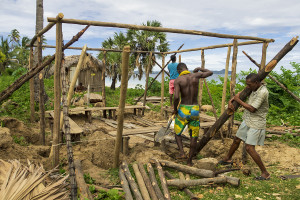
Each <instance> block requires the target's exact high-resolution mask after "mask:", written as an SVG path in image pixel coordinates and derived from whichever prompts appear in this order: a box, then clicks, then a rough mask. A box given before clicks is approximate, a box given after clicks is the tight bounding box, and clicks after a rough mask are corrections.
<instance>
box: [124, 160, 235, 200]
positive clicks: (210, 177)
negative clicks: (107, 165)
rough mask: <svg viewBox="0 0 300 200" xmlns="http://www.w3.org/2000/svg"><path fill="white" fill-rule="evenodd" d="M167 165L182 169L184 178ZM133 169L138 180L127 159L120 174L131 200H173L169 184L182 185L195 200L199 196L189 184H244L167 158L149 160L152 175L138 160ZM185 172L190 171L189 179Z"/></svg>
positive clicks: (182, 188) (126, 197)
mask: <svg viewBox="0 0 300 200" xmlns="http://www.w3.org/2000/svg"><path fill="white" fill-rule="evenodd" d="M152 164H155V165H156V168H157V171H158V175H159V179H160V184H161V188H162V190H161V189H160V187H159V185H158V180H157V179H156V176H155V173H154V169H153V167H152ZM163 167H168V168H173V169H176V170H178V171H179V177H180V178H179V179H176V178H174V176H173V175H171V174H170V173H169V172H168V171H164V169H163ZM132 168H133V171H134V174H135V177H136V180H137V183H136V182H135V179H134V178H133V176H132V174H131V172H130V171H129V168H128V164H127V162H126V161H123V162H122V164H121V167H120V170H119V177H120V180H121V185H122V187H123V190H124V192H125V199H126V200H131V199H133V197H134V198H135V199H137V200H143V199H144V200H150V199H153V200H171V196H170V192H169V189H168V186H175V187H178V188H179V189H180V190H183V191H184V192H185V193H186V194H187V195H188V196H189V197H190V198H191V199H197V197H196V195H195V194H193V193H192V192H191V191H190V190H189V189H188V187H192V186H200V185H211V184H220V183H229V184H232V185H234V186H239V184H240V179H239V178H235V177H229V176H221V175H217V177H216V174H215V173H214V172H213V171H211V170H206V169H198V168H195V167H189V166H186V165H182V164H178V163H175V162H171V161H167V160H157V159H151V160H150V162H149V163H147V170H148V174H147V173H146V170H145V168H144V166H143V165H142V164H141V163H134V164H133V165H132ZM183 172H184V173H186V175H187V177H186V178H185V176H184V174H183ZM190 175H196V176H199V177H201V178H199V179H190ZM166 177H167V178H168V180H167V179H166Z"/></svg>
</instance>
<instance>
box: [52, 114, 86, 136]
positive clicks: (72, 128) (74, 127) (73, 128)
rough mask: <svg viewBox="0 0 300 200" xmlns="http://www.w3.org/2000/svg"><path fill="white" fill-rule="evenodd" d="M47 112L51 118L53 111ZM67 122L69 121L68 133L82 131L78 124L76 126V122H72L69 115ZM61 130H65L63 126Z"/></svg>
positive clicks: (79, 132)
mask: <svg viewBox="0 0 300 200" xmlns="http://www.w3.org/2000/svg"><path fill="white" fill-rule="evenodd" d="M49 114H50V116H51V117H52V118H54V113H53V112H50V113H49ZM69 123H70V134H81V133H83V130H82V128H81V127H80V126H78V125H77V124H76V122H74V121H73V120H72V119H71V118H70V117H69ZM62 130H63V132H65V128H64V127H63V129H62Z"/></svg>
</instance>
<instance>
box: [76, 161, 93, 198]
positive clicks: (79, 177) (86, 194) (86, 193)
mask: <svg viewBox="0 0 300 200" xmlns="http://www.w3.org/2000/svg"><path fill="white" fill-rule="evenodd" d="M74 164H75V173H76V182H77V187H78V189H79V191H80V196H81V199H85V198H87V199H90V200H93V199H94V198H93V195H92V194H91V192H90V190H89V188H88V186H87V185H86V183H85V181H84V176H83V172H82V168H81V161H80V160H75V162H74Z"/></svg>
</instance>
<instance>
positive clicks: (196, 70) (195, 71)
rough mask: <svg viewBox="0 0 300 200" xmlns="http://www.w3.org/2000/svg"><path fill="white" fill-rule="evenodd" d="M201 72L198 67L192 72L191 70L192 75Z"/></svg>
mask: <svg viewBox="0 0 300 200" xmlns="http://www.w3.org/2000/svg"><path fill="white" fill-rule="evenodd" d="M200 70H201V68H200V67H197V68H195V69H194V70H193V73H197V72H198V71H200Z"/></svg>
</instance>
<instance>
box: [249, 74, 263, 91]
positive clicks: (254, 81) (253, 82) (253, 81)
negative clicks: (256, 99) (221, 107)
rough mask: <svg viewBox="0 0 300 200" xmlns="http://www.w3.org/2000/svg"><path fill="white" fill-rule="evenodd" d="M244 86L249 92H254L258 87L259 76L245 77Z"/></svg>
mask: <svg viewBox="0 0 300 200" xmlns="http://www.w3.org/2000/svg"><path fill="white" fill-rule="evenodd" d="M246 85H247V88H249V89H250V90H251V91H256V90H257V89H258V88H259V87H260V86H261V82H260V81H259V76H258V75H257V74H255V73H251V74H249V75H248V76H247V77H246Z"/></svg>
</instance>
